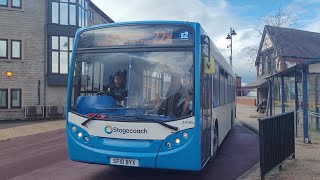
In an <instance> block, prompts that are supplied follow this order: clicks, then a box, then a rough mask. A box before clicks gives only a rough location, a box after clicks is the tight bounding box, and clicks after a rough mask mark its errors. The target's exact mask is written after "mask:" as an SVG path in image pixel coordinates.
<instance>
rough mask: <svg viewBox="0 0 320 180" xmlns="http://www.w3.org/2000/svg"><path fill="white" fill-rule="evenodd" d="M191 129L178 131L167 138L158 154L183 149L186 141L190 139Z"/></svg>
mask: <svg viewBox="0 0 320 180" xmlns="http://www.w3.org/2000/svg"><path fill="white" fill-rule="evenodd" d="M193 131H194V129H193V128H190V129H185V130H182V131H178V132H176V133H173V134H170V135H169V136H167V137H166V138H165V139H164V141H163V143H162V145H161V148H160V152H165V151H172V150H174V149H177V148H181V147H183V146H184V145H185V144H186V143H187V142H188V141H190V140H191V139H192V135H193Z"/></svg>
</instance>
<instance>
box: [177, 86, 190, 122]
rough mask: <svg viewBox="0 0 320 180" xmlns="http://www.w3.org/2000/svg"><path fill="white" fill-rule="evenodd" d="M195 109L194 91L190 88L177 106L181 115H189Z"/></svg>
mask: <svg viewBox="0 0 320 180" xmlns="http://www.w3.org/2000/svg"><path fill="white" fill-rule="evenodd" d="M192 109H193V92H192V91H191V90H188V92H187V95H186V97H185V98H183V99H182V101H180V102H179V104H178V108H177V112H178V113H179V114H178V113H177V115H178V116H179V117H184V116H189V115H191V114H192Z"/></svg>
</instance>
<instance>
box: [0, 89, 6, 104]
mask: <svg viewBox="0 0 320 180" xmlns="http://www.w3.org/2000/svg"><path fill="white" fill-rule="evenodd" d="M7 108H8V89H0V109H7Z"/></svg>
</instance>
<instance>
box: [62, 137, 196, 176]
mask: <svg viewBox="0 0 320 180" xmlns="http://www.w3.org/2000/svg"><path fill="white" fill-rule="evenodd" d="M196 139H197V138H195V137H194V136H193V137H192V138H191V137H190V140H188V141H186V143H184V144H183V145H182V146H178V145H177V144H174V137H170V136H169V137H168V138H166V139H165V140H164V141H162V143H161V147H160V150H159V151H156V152H155V153H150V152H149V153H146V152H143V153H139V152H122V151H111V150H106V149H101V148H93V147H91V146H90V144H85V143H82V142H79V140H78V139H76V137H75V136H73V135H72V132H70V131H67V140H68V152H69V157H70V159H71V160H73V161H79V162H86V163H93V164H104V165H111V164H110V162H111V161H110V158H124V159H137V160H139V166H138V167H142V168H159V169H175V170H191V171H200V170H201V162H200V145H199V143H196V142H199V141H196ZM166 142H172V147H170V148H168V147H167V146H166ZM181 143H182V142H181Z"/></svg>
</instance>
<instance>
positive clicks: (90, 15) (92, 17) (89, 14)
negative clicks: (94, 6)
mask: <svg viewBox="0 0 320 180" xmlns="http://www.w3.org/2000/svg"><path fill="white" fill-rule="evenodd" d="M88 16H89V19H90V20H91V21H94V12H93V11H91V10H89V11H88Z"/></svg>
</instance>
